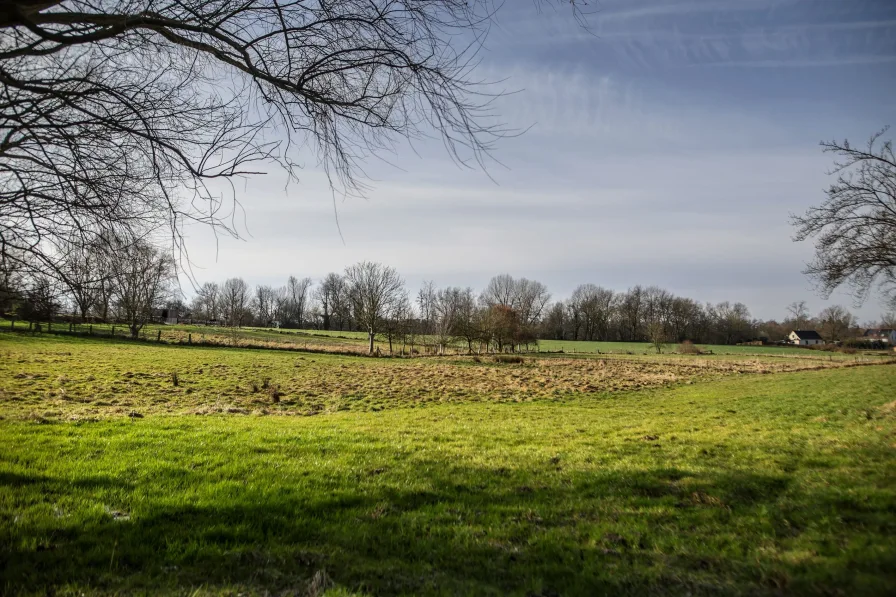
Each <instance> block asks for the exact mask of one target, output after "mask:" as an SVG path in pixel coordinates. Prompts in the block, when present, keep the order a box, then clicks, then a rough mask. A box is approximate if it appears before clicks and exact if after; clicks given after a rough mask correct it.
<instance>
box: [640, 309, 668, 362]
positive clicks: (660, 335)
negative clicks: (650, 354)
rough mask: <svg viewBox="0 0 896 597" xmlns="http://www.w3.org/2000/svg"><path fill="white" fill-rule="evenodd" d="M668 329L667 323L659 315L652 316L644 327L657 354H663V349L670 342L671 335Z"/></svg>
mask: <svg viewBox="0 0 896 597" xmlns="http://www.w3.org/2000/svg"><path fill="white" fill-rule="evenodd" d="M666 328H667V325H666V322H665V321H664V320H663V319H662V317H661V316H659V315H654V316H652V317H651V318H650V319H648V320H647V322H646V323H645V325H644V330H645V331H646V332H647V339H648V340H649V341H650V344H652V345H653V348H654V349H656V353H657V354H662V352H663V347H664V346H665V345H666V343H667V342H668V341H669V333H668V331H667V329H666Z"/></svg>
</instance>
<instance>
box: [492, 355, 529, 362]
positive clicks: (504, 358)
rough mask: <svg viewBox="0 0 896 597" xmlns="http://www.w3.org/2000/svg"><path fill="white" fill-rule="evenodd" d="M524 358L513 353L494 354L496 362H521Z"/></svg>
mask: <svg viewBox="0 0 896 597" xmlns="http://www.w3.org/2000/svg"><path fill="white" fill-rule="evenodd" d="M524 360H525V359H523V357H521V356H519V355H515V354H499V355H495V362H496V363H522V362H523V361H524Z"/></svg>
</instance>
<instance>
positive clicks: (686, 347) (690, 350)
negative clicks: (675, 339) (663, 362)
mask: <svg viewBox="0 0 896 597" xmlns="http://www.w3.org/2000/svg"><path fill="white" fill-rule="evenodd" d="M678 352H679V353H681V354H703V351H702V350H700V347H699V346H696V345H695V344H694V343H693V342H691V341H690V340H685V341H684V342H682V343H681V344H679V345H678Z"/></svg>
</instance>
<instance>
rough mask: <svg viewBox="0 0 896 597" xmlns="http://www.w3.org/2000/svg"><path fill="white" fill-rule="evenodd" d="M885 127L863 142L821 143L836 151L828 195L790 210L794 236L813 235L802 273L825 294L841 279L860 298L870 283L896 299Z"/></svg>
mask: <svg viewBox="0 0 896 597" xmlns="http://www.w3.org/2000/svg"><path fill="white" fill-rule="evenodd" d="M887 130H888V129H887V128H884V129H883V130H882V131H880V132H879V133H877V134H875V135H874V136H872V137H871V140H870V141H869V142H868V144H867V146H866V147H865V148H862V149H859V148H856V147H853V146H852V145H850V144H849V141H843V142H842V143H838V142H836V141H833V142H829V143H822V144H821V146H822V148H823V149H824V151H825V152H830V153H834V154H836V155H837V156H838V161H837V162H835V165H834V170H833V172H832V174H837V175H838V176H837V181H836V182H835V183H834V184H832V185H831V186H830V188H829V189H828V190H827V199H826V200H825V201H824V202H823V203H822V204H821V206H819V207H813V208H812V209H810V210H808V211H807V212H806V213H805V214H804V215H803V216H799V217H797V216H793V217H792V218H791V220H792V223H793V225H794V226H796V229H797V232H796V235H795V237H794V238H795V240H797V241H802V240H806V239H809V238H812V239H815V260H814V261H812V263H810V264H809V266H808V267H807V269H806V273H807V274H808V275H809V276H811V277H812V278H814V279H816V280H817V281H818V283H819V285H820V289H821V291H822V293H823V294H824V296H828V295H830V293H831V291H833V290H834V289H835V288H837V287H838V286H840V285H842V284H847V285H849V286H851V287H852V288H853V290H854V292H855V293H856V296H857V298H858V299H859V300H862V299H864V298H865V297H867V296H868V293H869V292H870V291H871V290H872V288H874V287H875V286H877V287H879V288H880V290H881V291H882V293H883V294H884V296H885V297H888V300H891V301H894V304H896V155H894V152H893V145H892V141H883V140H882V139H881V138H882V136H883V135H884V134H885V133H886V132H887Z"/></svg>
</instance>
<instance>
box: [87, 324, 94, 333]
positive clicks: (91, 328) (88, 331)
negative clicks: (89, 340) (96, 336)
mask: <svg viewBox="0 0 896 597" xmlns="http://www.w3.org/2000/svg"><path fill="white" fill-rule="evenodd" d="M87 334H88V335H89V336H92V335H93V324H92V323H91V324H90V327H89V328H87Z"/></svg>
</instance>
